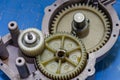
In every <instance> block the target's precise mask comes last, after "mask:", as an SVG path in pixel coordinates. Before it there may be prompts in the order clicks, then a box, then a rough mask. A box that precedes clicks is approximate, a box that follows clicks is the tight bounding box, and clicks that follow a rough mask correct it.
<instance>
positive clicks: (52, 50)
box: [45, 43, 56, 54]
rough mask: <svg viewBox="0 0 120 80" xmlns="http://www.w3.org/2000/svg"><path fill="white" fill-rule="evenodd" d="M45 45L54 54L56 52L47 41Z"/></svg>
mask: <svg viewBox="0 0 120 80" xmlns="http://www.w3.org/2000/svg"><path fill="white" fill-rule="evenodd" d="M45 46H46V48H47V49H48V50H50V51H51V52H53V53H54V54H55V53H56V51H55V50H54V49H52V48H51V47H50V46H49V45H48V43H46V44H45Z"/></svg>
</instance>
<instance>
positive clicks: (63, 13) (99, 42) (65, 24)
mask: <svg viewBox="0 0 120 80" xmlns="http://www.w3.org/2000/svg"><path fill="white" fill-rule="evenodd" d="M79 12H81V13H83V14H84V15H85V16H86V18H87V19H89V26H88V27H89V30H88V32H84V33H88V34H87V35H86V36H85V37H83V38H81V40H82V42H83V43H84V45H85V48H86V50H87V52H88V53H92V52H96V51H98V50H99V49H100V48H102V47H103V46H104V45H105V44H106V43H107V41H108V40H109V38H110V35H111V31H112V30H111V24H110V20H109V18H108V17H107V15H106V14H105V13H104V12H103V11H102V10H101V9H99V8H98V7H94V6H92V5H88V4H80V3H79V4H77V3H75V4H69V5H67V6H66V7H64V8H62V9H59V11H57V13H56V14H54V16H53V17H52V19H51V22H50V27H49V31H50V33H56V32H60V31H64V32H69V33H70V32H71V31H72V27H71V24H72V21H73V16H74V14H75V13H79ZM84 33H83V34H84ZM78 37H80V36H78Z"/></svg>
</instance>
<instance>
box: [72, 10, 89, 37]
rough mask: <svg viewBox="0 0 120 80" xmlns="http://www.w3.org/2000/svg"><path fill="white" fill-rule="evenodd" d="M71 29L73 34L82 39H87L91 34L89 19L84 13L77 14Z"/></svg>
mask: <svg viewBox="0 0 120 80" xmlns="http://www.w3.org/2000/svg"><path fill="white" fill-rule="evenodd" d="M71 27H72V30H71V32H72V33H73V34H75V35H78V36H79V37H80V38H82V37H85V36H87V35H88V32H89V19H86V17H85V15H84V14H83V13H80V12H79V13H75V14H74V16H73V22H72V26H71Z"/></svg>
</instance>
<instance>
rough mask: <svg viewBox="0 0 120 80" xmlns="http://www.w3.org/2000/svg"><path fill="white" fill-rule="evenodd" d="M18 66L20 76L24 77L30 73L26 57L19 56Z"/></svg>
mask: <svg viewBox="0 0 120 80" xmlns="http://www.w3.org/2000/svg"><path fill="white" fill-rule="evenodd" d="M16 67H17V69H18V72H19V75H20V78H22V79H24V78H27V77H28V76H29V75H30V72H29V70H28V67H27V65H26V62H25V59H24V58H23V57H18V58H17V59H16Z"/></svg>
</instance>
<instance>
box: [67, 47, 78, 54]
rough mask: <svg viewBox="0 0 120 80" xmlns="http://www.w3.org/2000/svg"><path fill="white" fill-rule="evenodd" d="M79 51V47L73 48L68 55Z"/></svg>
mask: <svg viewBox="0 0 120 80" xmlns="http://www.w3.org/2000/svg"><path fill="white" fill-rule="evenodd" d="M79 49H80V47H79V46H78V47H76V48H73V49H72V50H70V51H68V52H67V55H69V54H70V53H72V52H74V51H76V50H79Z"/></svg>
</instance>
